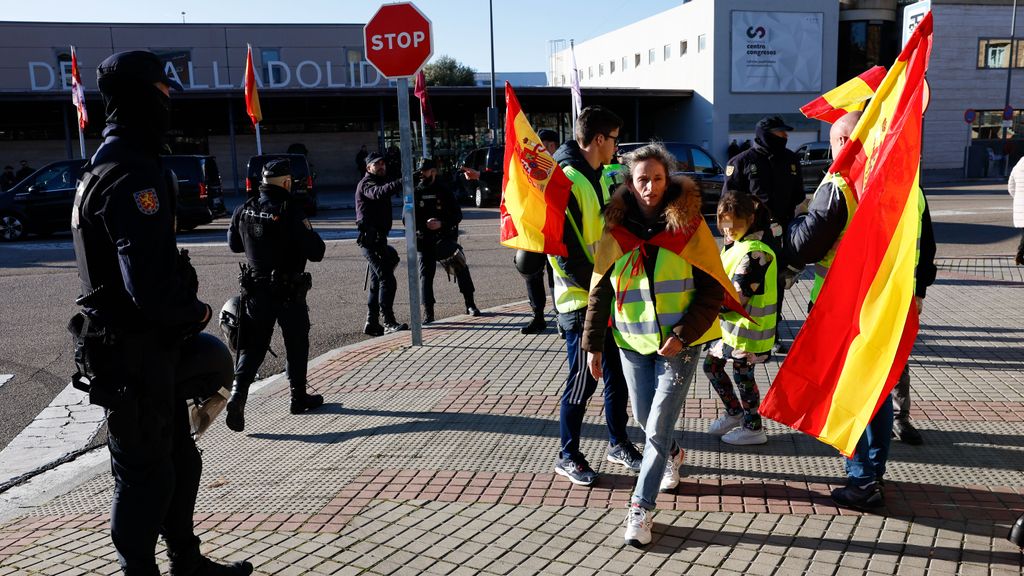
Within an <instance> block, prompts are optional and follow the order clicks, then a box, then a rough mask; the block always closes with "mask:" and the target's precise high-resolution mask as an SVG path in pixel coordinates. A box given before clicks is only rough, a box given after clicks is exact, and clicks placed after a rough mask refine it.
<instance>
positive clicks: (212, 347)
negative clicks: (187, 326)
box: [175, 332, 235, 399]
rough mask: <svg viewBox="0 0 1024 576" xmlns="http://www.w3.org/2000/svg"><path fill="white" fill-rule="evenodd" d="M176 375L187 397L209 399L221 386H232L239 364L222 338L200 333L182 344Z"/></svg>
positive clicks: (179, 386) (180, 387)
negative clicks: (236, 364)
mask: <svg viewBox="0 0 1024 576" xmlns="http://www.w3.org/2000/svg"><path fill="white" fill-rule="evenodd" d="M175 377H176V378H177V384H178V389H179V390H182V391H183V392H184V394H185V397H186V398H204V399H205V398H209V397H210V396H213V395H214V394H216V393H217V392H218V391H219V390H220V389H221V388H231V381H232V380H233V379H234V377H235V363H234V361H233V360H232V359H231V352H230V351H229V350H228V347H227V346H225V345H224V343H223V342H221V340H220V338H217V337H216V336H214V335H212V334H207V333H206V332H200V333H199V334H198V335H196V336H195V337H194V338H189V339H188V340H186V341H185V342H184V343H183V344H182V345H181V356H180V358H179V360H178V366H177V370H176V371H175Z"/></svg>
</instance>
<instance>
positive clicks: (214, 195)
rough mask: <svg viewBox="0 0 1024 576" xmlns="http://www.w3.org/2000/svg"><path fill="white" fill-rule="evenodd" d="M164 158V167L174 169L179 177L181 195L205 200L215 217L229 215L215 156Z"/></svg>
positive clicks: (179, 192) (179, 193)
mask: <svg viewBox="0 0 1024 576" xmlns="http://www.w3.org/2000/svg"><path fill="white" fill-rule="evenodd" d="M163 160H164V167H165V168H169V169H170V170H172V171H173V172H174V175H175V176H177V177H178V195H179V197H187V198H193V197H195V198H198V199H199V200H205V201H206V205H207V207H208V208H209V209H210V214H211V216H212V217H213V218H222V217H224V216H227V215H228V211H227V209H226V208H225V207H224V187H223V185H222V183H221V179H220V168H218V166H217V159H216V158H215V157H214V156H204V155H198V154H197V155H175V156H164V157H163ZM179 217H180V216H179ZM199 223H200V224H205V222H199Z"/></svg>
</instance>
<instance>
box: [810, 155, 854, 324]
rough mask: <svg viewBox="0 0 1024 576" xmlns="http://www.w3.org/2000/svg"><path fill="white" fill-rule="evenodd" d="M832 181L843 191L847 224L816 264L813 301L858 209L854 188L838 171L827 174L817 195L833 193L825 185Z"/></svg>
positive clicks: (816, 192)
mask: <svg viewBox="0 0 1024 576" xmlns="http://www.w3.org/2000/svg"><path fill="white" fill-rule="evenodd" d="M829 182H830V183H832V184H834V185H835V186H836V187H837V188H839V191H840V192H842V193H843V200H845V201H846V224H843V231H842V232H840V233H839V237H838V238H836V242H835V244H833V245H832V247H831V248H829V250H828V253H826V254H825V257H824V258H822V259H821V260H820V261H819V262H818V263H817V264H815V265H814V286H812V287H811V303H812V304H813V303H814V301H815V300H817V299H818V292H821V287H822V285H823V284H824V283H825V276H826V275H828V269H829V268H831V267H832V261H833V260H835V259H836V248H838V247H839V241H840V240H842V239H843V235H844V234H846V229H847V228H849V227H850V222H851V221H853V213H854V211H856V210H857V199H856V198H855V197H854V195H853V190H850V187H849V186H847V185H846V180H843V177H842V176H840V175H839V174H838V173H836V172H829V173H828V174H826V175H825V179H824V180H822V183H821V185H819V186H818V189H817V190H815V192H814V193H815V195H817V194H819V193H823V192H827V193H828V194H831V193H832V190H831V189H829V188H827V187H823V185H824V184H825V183H829Z"/></svg>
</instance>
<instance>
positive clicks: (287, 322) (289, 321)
mask: <svg viewBox="0 0 1024 576" xmlns="http://www.w3.org/2000/svg"><path fill="white" fill-rule="evenodd" d="M244 310H245V312H244V317H243V318H242V319H241V324H240V326H239V332H238V361H237V362H236V363H235V382H237V383H238V384H240V385H242V386H245V387H246V389H248V387H249V385H250V384H252V382H253V380H255V379H256V372H257V371H258V370H259V368H260V364H263V359H264V358H265V357H266V355H267V349H268V348H270V339H271V338H272V337H273V336H274V322H277V324H278V325H279V326H280V327H281V335H282V336H283V337H284V351H285V365H284V371H285V374H287V376H288V382H289V384H290V386H291V389H292V390H293V391H295V390H301V391H303V392H305V390H306V364H307V362H308V361H309V307H308V306H307V305H306V296H305V294H296V295H295V296H294V297H291V298H284V297H282V296H280V295H275V294H273V293H272V292H271V291H270V289H269V288H257V289H255V290H253V291H252V293H251V294H249V295H248V296H247V297H246V299H245V304H244Z"/></svg>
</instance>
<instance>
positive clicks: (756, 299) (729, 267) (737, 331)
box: [722, 240, 779, 353]
mask: <svg viewBox="0 0 1024 576" xmlns="http://www.w3.org/2000/svg"><path fill="white" fill-rule="evenodd" d="M754 251H761V252H764V253H765V254H768V255H770V256H771V257H772V262H771V264H769V265H768V270H767V272H765V275H764V293H763V294H755V295H754V296H753V297H752V298H751V299H750V301H749V302H747V305H746V306H745V308H746V310H747V314H749V315H750V317H751V318H752V319H753V320H754V322H756V324H755V323H754V322H751V321H750V320H747V319H746V318H744V317H743V316H740V315H739V314H738V313H736V312H726V313H724V314H722V340H723V341H724V342H725V343H726V344H728V345H729V346H732V347H733V348H735V349H737V350H743V351H744V352H753V353H761V352H767V351H769V350H771V349H772V344H774V343H775V311H776V309H777V306H778V301H779V296H778V290H777V289H778V282H777V281H776V276H777V275H778V272H777V270H778V266H777V264H776V258H775V252H773V251H772V249H771V248H769V247H768V245H767V244H765V243H764V242H761V241H759V240H740V241H739V242H734V243H733V245H732V246H731V247H729V248H726V249H725V250H723V251H722V264H723V265H724V266H725V273H726V275H727V276H729V277H730V278H731V277H732V273H733V271H735V270H736V266H738V265H739V263H740V261H741V260H743V256H745V255H746V254H749V253H750V252H754Z"/></svg>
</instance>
